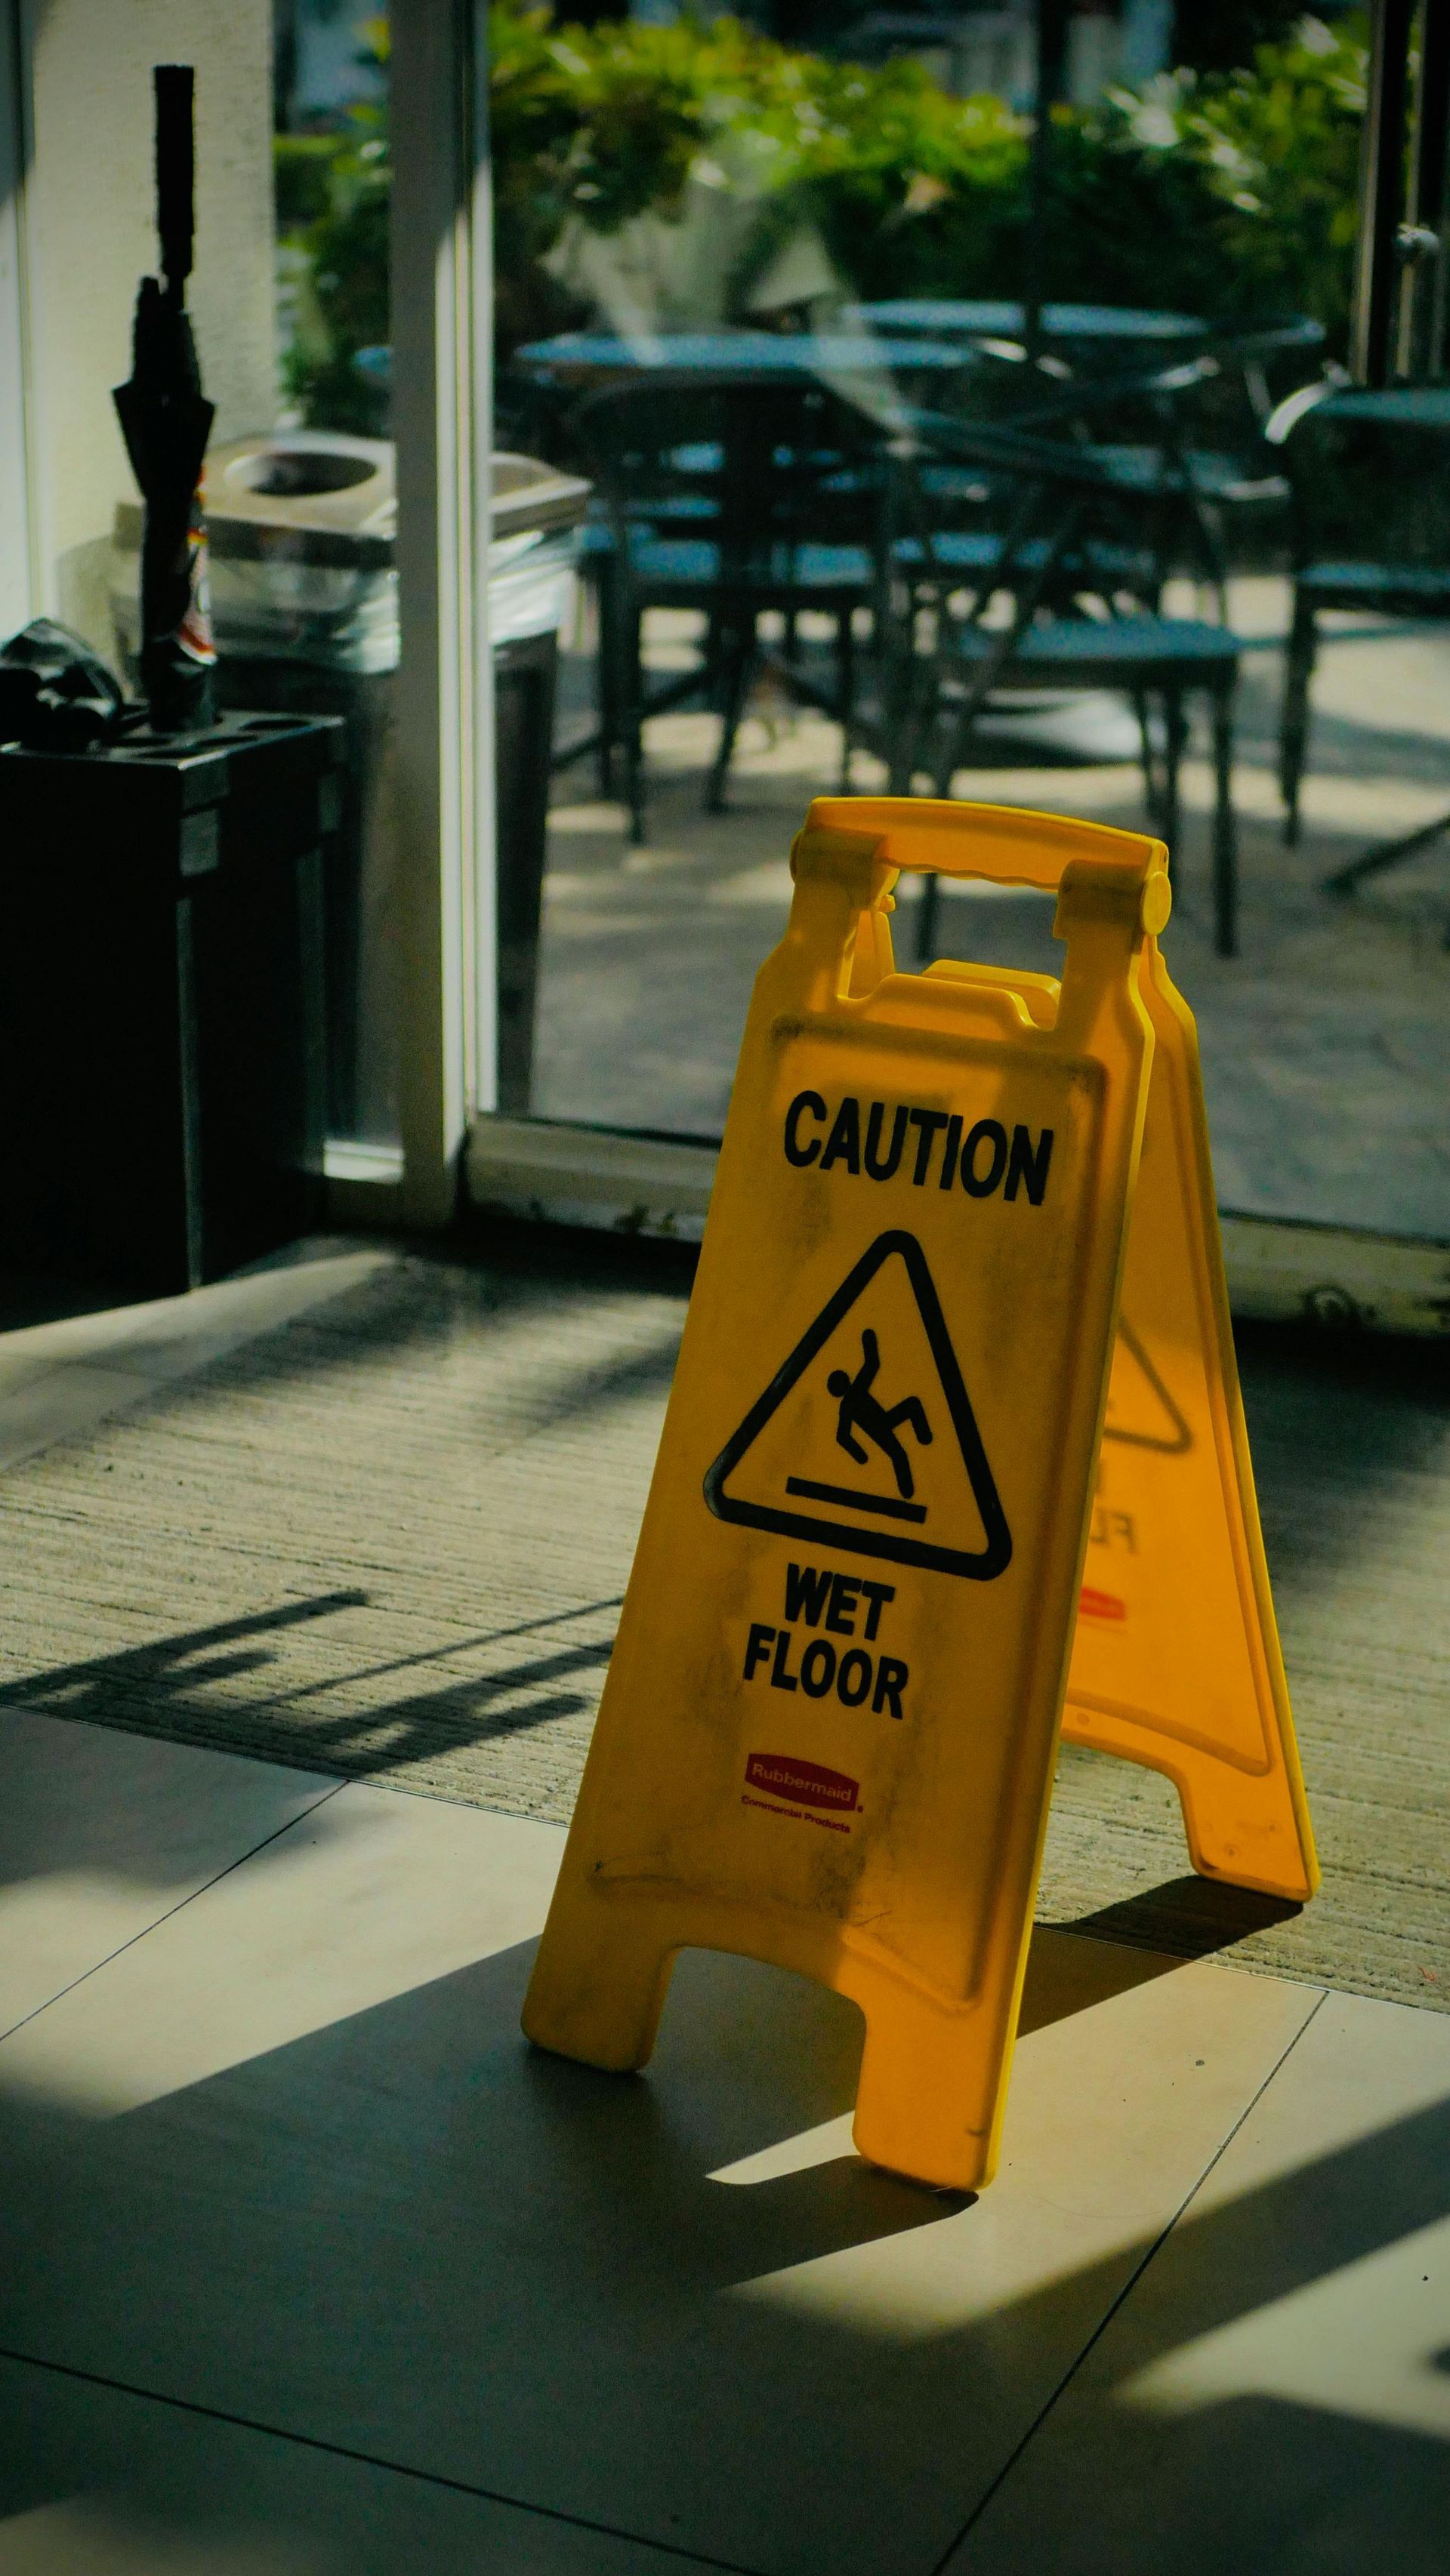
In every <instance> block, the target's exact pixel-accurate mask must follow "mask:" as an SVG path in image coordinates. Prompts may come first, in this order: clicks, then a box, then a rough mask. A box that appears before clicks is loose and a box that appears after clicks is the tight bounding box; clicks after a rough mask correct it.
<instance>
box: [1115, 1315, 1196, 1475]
mask: <svg viewBox="0 0 1450 2576" xmlns="http://www.w3.org/2000/svg"><path fill="white" fill-rule="evenodd" d="M1103 1438H1104V1439H1105V1440H1123V1441H1126V1442H1127V1443H1128V1446H1129V1447H1130V1448H1133V1449H1159V1450H1161V1451H1162V1452H1163V1453H1164V1455H1165V1456H1166V1457H1170V1458H1172V1457H1182V1456H1183V1454H1184V1452H1185V1451H1186V1450H1189V1449H1191V1448H1192V1447H1193V1433H1192V1432H1191V1431H1190V1429H1189V1427H1188V1424H1187V1422H1186V1421H1185V1420H1184V1417H1183V1415H1182V1413H1181V1412H1180V1411H1179V1408H1178V1406H1177V1405H1176V1404H1175V1403H1174V1401H1173V1398H1172V1396H1171V1395H1170V1394H1169V1391H1168V1389H1167V1387H1166V1386H1165V1385H1164V1383H1163V1379H1162V1377H1161V1375H1160V1374H1159V1371H1158V1370H1157V1369H1156V1368H1155V1366H1154V1364H1153V1355H1152V1353H1151V1351H1150V1350H1149V1349H1148V1347H1147V1345H1146V1343H1145V1342H1143V1341H1142V1340H1141V1339H1140V1337H1139V1335H1138V1334H1137V1333H1135V1332H1134V1330H1133V1327H1132V1325H1131V1324H1130V1323H1129V1321H1128V1319H1127V1316H1126V1315H1120V1316H1119V1317H1118V1338H1117V1342H1116V1344H1115V1346H1114V1350H1113V1368H1112V1375H1111V1377H1110V1378H1109V1380H1108V1410H1107V1416H1106V1419H1105V1420H1104V1423H1103Z"/></svg>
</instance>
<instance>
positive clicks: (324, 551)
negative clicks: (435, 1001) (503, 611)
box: [111, 430, 400, 1146]
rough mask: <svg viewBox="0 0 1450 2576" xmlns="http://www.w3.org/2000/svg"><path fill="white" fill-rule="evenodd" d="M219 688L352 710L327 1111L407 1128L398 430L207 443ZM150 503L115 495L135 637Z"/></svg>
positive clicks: (336, 845) (304, 706)
mask: <svg viewBox="0 0 1450 2576" xmlns="http://www.w3.org/2000/svg"><path fill="white" fill-rule="evenodd" d="M204 488H205V502H206V514H207V533H208V552H209V557H210V574H211V594H212V622H213V628H214V631H215V635H216V640H217V646H218V655H219V658H218V663H217V672H216V695H217V700H218V703H219V705H221V706H223V707H229V708H235V709H241V710H246V709H253V710H258V711H266V712H269V713H273V714H283V713H285V714H297V715H319V716H321V715H327V716H334V717H339V718H340V719H341V721H342V725H343V728H344V732H343V740H344V746H345V748H344V756H343V761H342V767H341V772H340V785H341V815H340V821H339V828H338V831H337V833H336V834H335V836H334V837H333V840H332V842H331V844H330V847H329V850H328V853H327V868H326V876H325V881H324V885H323V914H324V922H325V940H326V954H327V1017H328V1027H327V1095H328V1097H327V1125H328V1132H329V1134H330V1135H332V1136H339V1137H348V1138H357V1139H362V1140H366V1141H370V1142H372V1143H374V1144H379V1145H386V1146H395V1145H396V1143H397V1126H398V1117H397V1067H396V1031H397V1028H398V992H399V983H400V976H399V967H398V957H397V931H396V924H395V920H394V907H393V855H392V832H391V824H390V798H391V792H392V779H393V756H392V719H393V680H392V674H393V672H394V671H395V670H396V668H397V662H398V575H397V569H396V566H395V562H394V546H393V535H394V528H395V525H396V514H397V504H396V498H395V492H394V481H393V450H392V446H391V444H390V443H389V442H388V441H387V440H386V439H376V438H353V437H349V436H347V435H345V434H344V433H343V432H341V431H338V432H333V431H317V430H288V431H285V432H279V433H278V434H277V435H275V436H272V437H264V436H258V437H253V438H243V439H235V440H233V441H232V442H231V443H230V444H228V445H226V446H222V447H216V448H213V449H212V450H211V451H210V453H209V455H208V457H207V460H206V471H205V487H204ZM140 537H141V513H140V510H139V508H137V507H136V506H135V505H133V504H131V503H126V502H123V503H122V504H121V506H120V508H119V509H118V511H117V513H116V524H115V552H114V556H113V571H112V584H111V607H112V616H113V620H114V623H115V627H116V634H117V642H118V645H119V647H120V649H121V651H122V653H123V655H124V656H125V657H126V658H127V659H128V660H132V659H133V657H134V650H135V642H136V625H137V609H136V593H137V569H138V549H139V546H140Z"/></svg>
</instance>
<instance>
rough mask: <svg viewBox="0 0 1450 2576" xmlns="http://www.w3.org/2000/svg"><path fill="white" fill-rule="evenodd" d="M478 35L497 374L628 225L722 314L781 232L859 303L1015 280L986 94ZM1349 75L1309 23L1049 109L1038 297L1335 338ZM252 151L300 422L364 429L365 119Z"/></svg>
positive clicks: (374, 211) (379, 292)
mask: <svg viewBox="0 0 1450 2576" xmlns="http://www.w3.org/2000/svg"><path fill="white" fill-rule="evenodd" d="M489 28H490V34H489V42H490V113H491V129H492V160H493V188H494V209H495V268H496V276H495V322H496V330H497V337H498V352H499V357H500V360H501V361H506V360H507V358H508V356H509V354H510V352H511V351H512V350H513V349H515V348H517V347H518V346H519V345H520V344H521V342H523V341H525V340H528V339H532V338H537V337H541V336H543V335H544V334H546V333H548V332H550V331H553V330H557V329H560V328H562V327H566V326H567V325H569V324H571V323H577V322H581V321H583V320H584V319H586V318H587V316H588V314H589V311H590V310H591V301H590V298H589V296H588V295H587V294H586V293H585V291H584V286H583V283H582V280H583V278H584V275H585V271H586V269H587V261H583V260H581V258H580V257H579V256H578V255H577V254H578V253H579V252H580V250H581V248H582V249H586V250H587V247H588V245H589V244H590V243H593V244H595V245H599V244H604V243H609V242H611V241H612V242H613V243H614V244H616V245H624V244H627V242H628V241H629V239H630V238H631V233H632V231H633V233H634V234H639V233H640V232H641V231H647V232H649V233H650V237H651V239H652V240H653V241H654V242H656V243H657V244H658V243H659V242H661V241H663V242H665V243H666V245H668V241H669V238H670V236H671V233H672V231H673V232H676V233H678V234H679V235H680V236H682V237H683V236H684V234H685V233H686V232H687V231H688V229H689V228H690V227H691V226H692V225H693V226H700V227H702V232H703V244H704V250H705V253H706V260H705V265H706V266H708V267H709V268H710V269H711V272H712V278H713V290H712V291H717V292H718V309H719V311H720V312H721V313H723V314H724V315H726V316H727V317H729V318H742V317H743V316H744V315H745V314H746V313H747V312H748V311H749V309H750V300H751V294H752V291H753V288H754V286H755V285H756V284H757V283H758V281H759V280H760V278H761V276H762V273H763V272H764V271H765V270H766V269H768V268H769V266H770V263H771V261H772V260H773V259H776V258H778V257H779V255H780V253H781V251H782V249H783V248H784V247H785V246H786V245H787V244H789V243H790V242H792V241H793V240H796V241H798V240H799V239H800V238H802V237H803V236H809V237H811V238H812V239H813V240H814V241H816V242H817V243H819V245H820V246H821V251H822V254H823V257H824V261H825V263H826V265H827V269H828V270H830V271H834V274H835V277H836V280H837V281H838V283H839V286H840V288H841V290H842V291H844V292H846V293H849V294H851V295H855V296H859V297H861V298H863V299H867V300H870V299H874V298H880V297H886V296H891V295H932V294H935V295H957V296H970V295H982V294H996V295H1012V294H1018V293H1021V292H1023V291H1024V290H1025V289H1026V287H1027V286H1028V283H1029V264H1030V261H1031V259H1032V257H1033V255H1034V254H1033V237H1032V228H1031V223H1030V214H1031V174H1030V132H1029V128H1028V125H1027V123H1026V122H1025V120H1023V119H1021V118H1019V117H1016V116H1014V115H1013V114H1012V112H1011V111H1010V110H1009V109H1008V108H1007V107H1006V106H1004V105H1003V103H1002V102H1001V101H1000V100H998V99H994V98H975V99H956V98H950V97H948V96H947V95H946V94H945V93H944V92H943V91H942V90H941V89H940V88H938V87H937V85H936V84H935V83H934V82H933V80H932V79H931V78H930V76H929V74H928V73H927V72H926V71H925V70H924V69H923V68H922V66H921V65H919V64H917V63H915V62H912V61H910V60H901V59H898V60H896V61H894V62H890V63H888V64H886V65H884V66H883V67H881V68H879V69H874V70H871V69H865V68H863V67H861V66H860V65H856V64H850V63H840V62H835V61H829V60H827V59H825V58H823V57H822V56H819V55H814V54H805V53H798V52H792V51H791V50H789V49H788V48H787V47H785V46H782V45H778V44H776V43H774V42H773V41H771V40H770V39H769V38H767V37H763V36H760V35H757V34H755V33H754V32H753V31H752V30H750V29H748V28H746V27H743V26H742V25H740V24H739V23H738V22H737V21H735V20H732V19H728V18H722V19H718V20H716V21H715V22H714V23H713V24H711V25H704V24H702V23H700V22H699V21H697V20H692V19H682V20H680V21H679V22H678V23H677V24H675V25H673V26H668V27H661V26H650V25H644V24H641V23H639V22H634V21H618V20H606V21H602V22H601V23H599V24H597V25H596V26H594V27H591V28H587V29H586V28H582V27H577V26H570V25H558V24H556V23H555V21H554V19H553V16H552V14H551V12H550V10H549V9H548V8H547V7H542V6H538V7H536V6H526V5H520V0H495V5H494V6H493V8H492V10H491V13H490V21H489ZM374 41H375V45H376V46H377V49H378V53H379V58H380V59H381V57H382V52H383V50H384V48H385V41H386V40H385V36H384V35H383V34H381V33H379V34H378V35H377V36H376V37H375V39H374ZM1364 83H1365V30H1364V26H1363V23H1362V21H1354V20H1351V21H1343V20H1341V21H1340V22H1338V25H1337V27H1336V29H1335V31H1334V32H1331V31H1330V30H1329V29H1328V28H1327V27H1325V26H1324V25H1323V24H1322V23H1321V22H1320V21H1318V20H1316V19H1313V18H1306V19H1304V20H1302V21H1301V22H1300V24H1299V26H1298V28H1297V29H1296V30H1295V31H1294V33H1293V34H1292V35H1291V37H1290V38H1289V39H1288V40H1287V41H1285V42H1283V43H1278V44H1272V45H1264V46H1261V47H1260V48H1259V49H1258V52H1257V54H1256V57H1255V61H1254V64H1253V67H1252V68H1251V69H1249V70H1246V71H1238V72H1232V73H1204V74H1195V73H1192V72H1182V71H1180V72H1176V73H1172V74H1167V75H1164V76H1162V77H1160V78H1159V79H1158V80H1156V81H1153V82H1150V83H1149V84H1148V85H1147V86H1146V87H1145V88H1144V89H1142V90H1139V91H1127V90H1121V91H1115V92H1112V93H1110V95H1109V96H1108V98H1107V99H1106V100H1104V101H1103V102H1101V103H1100V104H1099V105H1098V106H1096V107H1095V108H1093V109H1090V110H1079V109H1063V110H1060V111H1058V112H1057V113H1056V115H1055V117H1054V127H1053V149H1052V153H1051V156H1050V176H1049V182H1048V196H1047V223H1046V226H1045V228H1044V232H1043V235H1042V247H1043V251H1044V254H1045V259H1044V268H1043V272H1042V275H1041V279H1040V284H1041V286H1042V289H1043V291H1044V292H1046V293H1048V294H1050V295H1055V296H1067V297H1087V296H1090V297H1092V298H1094V299H1095V300H1099V301H1106V302H1122V303H1133V304H1150V305H1169V306H1176V307H1180V308H1182V309H1184V310H1187V311H1192V312H1199V313H1204V314H1210V315H1216V314H1223V315H1230V314H1244V313H1249V312H1255V311H1258V312H1266V311H1283V310H1293V311H1298V312H1304V313H1310V314H1313V315H1315V316H1317V317H1318V318H1319V319H1320V320H1321V321H1323V322H1324V323H1325V325H1326V327H1327V329H1328V331H1329V333H1330V338H1331V344H1332V345H1338V344H1339V343H1340V342H1342V338H1343V334H1344V329H1345V323H1346V318H1347V312H1348V299H1349V281H1350V270H1351V263H1352V250H1353V239H1354V224H1355V180H1356V167H1357V153H1358V135H1359V124H1360V119H1361V116H1362V113H1363V104H1364ZM278 156H279V158H278V194H279V209H280V227H281V230H282V234H283V239H284V242H285V244H286V246H287V251H288V255H289V257H291V259H292V260H293V261H294V262H295V263H296V267H297V270H298V273H299V284H298V287H297V292H296V336H295V339H294V345H293V348H292V351H291V354H290V356H289V358H288V361H287V380H288V384H289V387H290V388H291V390H292V391H293V393H294V396H295V398H296V399H297V400H298V401H299V402H300V403H301V404H302V406H303V408H304V412H305V416H306V417H307V418H308V419H311V420H317V421H327V422H329V423H331V424H332V425H335V426H339V427H342V426H346V427H356V426H364V425H366V426H376V425H377V424H376V402H377V397H376V395H375V394H373V393H372V392H371V391H370V389H369V388H368V387H367V386H366V385H365V384H364V382H363V380H362V377H361V376H360V374H359V372H358V370H357V367H356V365H355V360H356V356H357V352H358V351H359V350H360V349H363V348H366V347H368V346H369V345H371V344H373V343H375V342H381V341H385V340H386V338H387V261H386V244H387V221H388V170H387V151H386V135H385V131H384V127H383V122H382V118H381V115H380V114H379V112H378V111H375V110H356V111H354V112H353V115H352V118H351V120H350V123H349V127H348V130H347V132H346V133H344V134H342V135H340V136H338V137H336V138H331V137H326V138H323V139H322V144H321V148H319V145H318V142H317V140H316V139H315V138H310V137H309V138H306V139H292V138H284V139H282V140H281V141H280V142H279V145H278ZM694 273H695V274H696V275H697V276H698V275H699V274H700V273H701V267H700V263H699V262H697V264H696V270H695V272H694ZM664 318H666V319H680V318H684V317H683V316H682V315H673V316H670V315H666V316H665V317H664ZM702 318H712V317H709V316H702ZM370 406H371V416H370V417H369V418H368V419H367V420H366V421H365V420H364V418H363V415H364V414H365V413H368V412H369V407H370Z"/></svg>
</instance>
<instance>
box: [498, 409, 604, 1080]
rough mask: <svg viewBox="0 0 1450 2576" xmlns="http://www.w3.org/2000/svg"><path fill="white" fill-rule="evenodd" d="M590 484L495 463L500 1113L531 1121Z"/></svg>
mask: <svg viewBox="0 0 1450 2576" xmlns="http://www.w3.org/2000/svg"><path fill="white" fill-rule="evenodd" d="M590 489H591V487H590V485H589V484H588V483H586V482H584V481H582V480H581V479H580V478H579V477H578V476H577V475H572V474H564V473H561V472H560V471H559V470H558V469H557V468H556V467H554V466H551V465H543V464H539V463H537V462H536V461H535V459H534V458H532V457H529V456H515V455H509V454H503V455H497V456H495V457H494V460H493V533H492V537H491V541H490V544H489V570H488V619H489V635H490V638H491V640H492V648H493V674H494V779H495V795H496V823H495V828H496V833H497V879H496V884H497V894H496V905H495V942H496V977H497V987H496V989H497V995H498V1058H497V1067H498V1091H497V1100H498V1106H499V1108H500V1110H502V1111H504V1112H505V1113H506V1114H508V1115H511V1116H514V1117H520V1118H522V1117H526V1116H527V1115H528V1111H529V1108H530V1105H531V1100H530V1095H531V1092H532V1089H533V1072H534V1016H535V1003H536V998H537V991H538V970H539V925H540V917H541V913H542V909H543V893H544V866H545V860H546V855H547V849H548V829H549V775H550V767H551V755H552V751H553V740H554V701H555V695H556V692H557V687H558V677H559V636H560V633H561V631H562V629H563V628H564V626H565V625H566V624H567V622H568V618H569V615H570V612H571V609H572V606H573V600H574V579H575V575H574V565H575V559H576V555H577V551H578V534H577V532H578V529H579V527H580V525H581V523H582V521H583V518H584V513H585V510H586V508H587V506H588V501H589V495H590Z"/></svg>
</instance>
